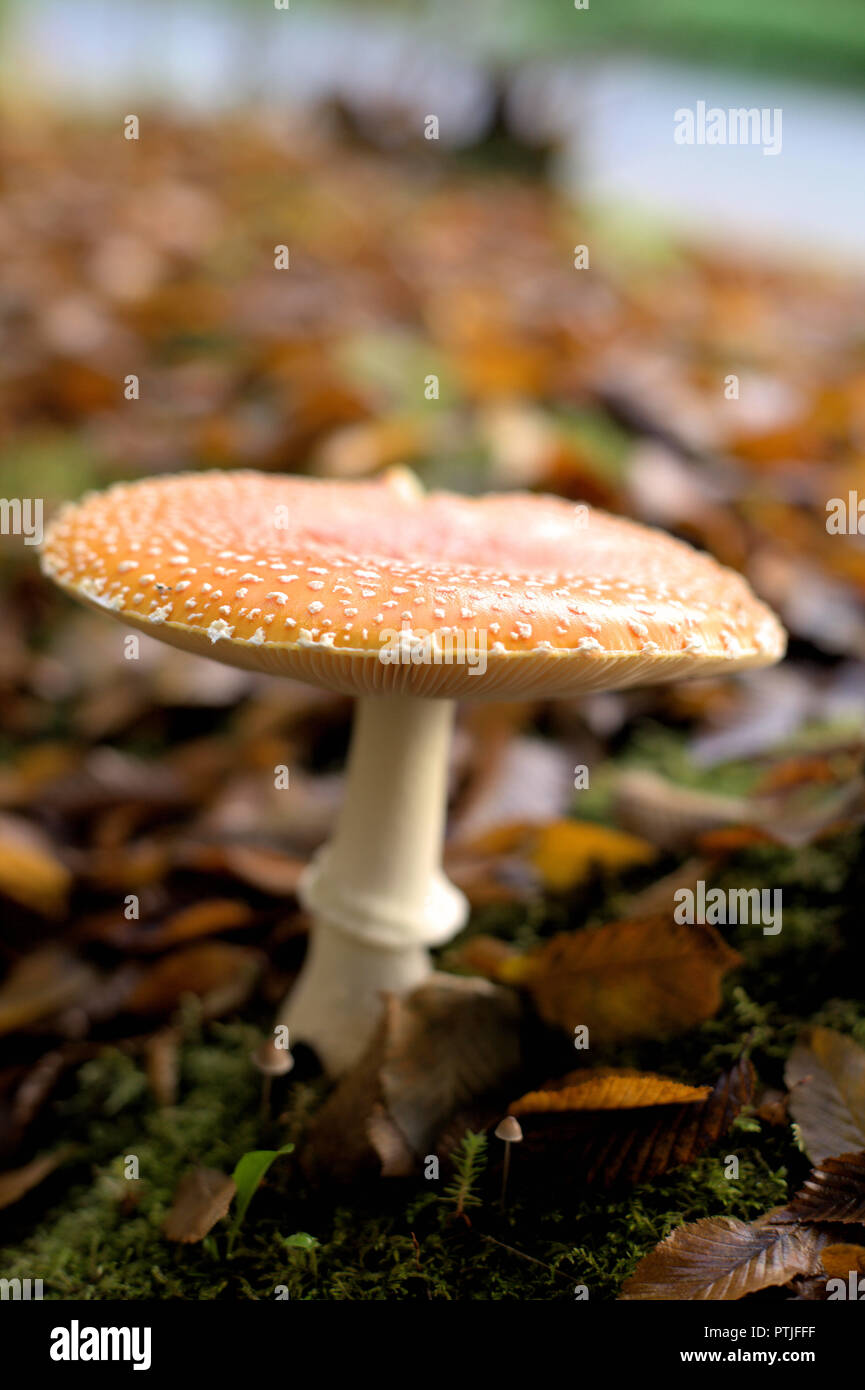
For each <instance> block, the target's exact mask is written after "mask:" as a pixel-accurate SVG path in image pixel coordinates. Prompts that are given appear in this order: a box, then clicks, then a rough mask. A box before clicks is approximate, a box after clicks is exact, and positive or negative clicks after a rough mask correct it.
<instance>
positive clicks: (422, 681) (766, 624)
mask: <svg viewBox="0 0 865 1390" xmlns="http://www.w3.org/2000/svg"><path fill="white" fill-rule="evenodd" d="M42 563H43V568H44V571H45V573H46V574H48V575H50V576H51V577H52V578H53V579H54V580H56V582H57V583H58V584H59V585H60V586H61V587H62V588H63V589H65V590H66V591H67V592H68V593H70V594H73V595H74V596H75V597H76V598H79V599H82V600H84V601H85V602H87V603H89V604H91V605H92V606H94V607H97V608H103V609H105V610H107V611H108V612H111V613H113V614H114V615H115V616H116V617H118V618H120V619H121V620H122V621H123V622H124V623H127V624H131V625H132V626H134V627H136V628H140V629H142V630H143V631H145V632H148V633H150V634H152V635H153V636H155V637H159V638H162V639H163V640H164V641H167V642H170V643H172V644H173V645H174V646H177V647H182V648H184V649H186V650H188V651H193V652H198V653H201V654H206V655H208V656H213V657H216V658H217V659H218V660H220V661H224V662H228V663H229V664H231V665H235V666H242V667H245V668H248V669H254V670H258V671H266V672H270V673H273V674H283V675H286V676H293V677H295V678H297V679H300V680H305V681H310V682H312V683H313V684H316V685H320V686H325V687H328V688H330V689H332V690H337V691H340V692H343V693H346V694H354V695H356V694H374V693H387V692H393V693H397V692H401V693H404V694H414V695H419V696H438V697H442V698H451V697H456V696H459V697H461V698H465V697H469V698H470V697H473V696H474V697H491V698H496V699H502V698H508V697H511V696H517V695H519V696H532V695H541V694H543V695H545V696H554V695H570V694H575V693H578V692H581V691H587V690H601V689H619V688H622V687H624V686H630V685H635V684H645V685H648V684H653V683H657V682H661V681H668V680H678V679H681V678H683V677H689V676H698V675H705V674H711V673H714V672H718V671H729V670H732V669H733V667H745V666H765V665H768V664H770V663H772V662H774V661H777V660H778V659H779V658H780V657H781V656H783V654H784V649H785V634H784V630H783V628H782V627H781V625H780V623H779V622H778V621H777V619H776V618H775V616H774V615H773V614H772V613H771V611H770V610H769V609H768V608H767V607H766V606H765V605H764V604H762V603H761V602H759V600H758V599H756V598H755V597H754V595H753V593H752V592H751V590H750V589H749V587H748V585H747V584H746V582H745V581H744V579H742V577H741V576H740V575H738V574H736V573H734V572H733V571H731V570H728V569H724V568H723V567H722V566H721V565H719V564H717V563H716V561H714V560H713V559H711V557H709V556H707V555H705V554H701V553H699V552H698V551H695V550H693V549H692V548H691V547H690V546H688V545H686V544H684V543H683V542H681V541H677V540H674V539H672V537H670V536H667V535H665V534H664V533H663V532H661V531H656V530H653V529H650V528H648V527H645V526H640V525H638V524H636V523H635V522H632V521H626V520H623V519H622V518H621V517H615V516H609V515H607V514H606V513H604V512H600V511H596V510H594V509H592V508H589V507H586V506H576V505H575V504H573V503H571V502H567V501H564V500H562V499H561V498H557V497H546V496H538V495H534V494H528V493H513V492H511V493H505V494H490V495H487V496H483V497H464V496H459V495H456V494H453V493H446V492H431V493H424V492H423V490H422V489H421V487H420V484H419V483H418V482H417V480H416V479H415V478H414V477H413V475H412V474H411V473H409V472H407V471H406V470H401V469H397V470H393V471H392V472H391V473H389V474H385V475H384V476H383V477H380V478H377V479H374V480H372V481H364V482H332V481H326V480H319V479H313V478H301V477H292V476H286V475H274V474H263V473H256V472H252V471H242V472H231V473H222V472H210V473H185V474H174V475H170V476H167V477H162V478H151V479H145V480H143V481H141V482H135V483H129V484H118V485H116V486H114V487H111V488H109V489H108V490H107V491H105V492H99V493H91V494H89V495H88V496H86V497H85V498H83V499H82V501H80V502H78V503H74V504H71V505H69V506H67V507H65V508H63V510H62V511H61V512H60V513H59V514H58V516H57V517H56V518H55V519H54V521H53V522H52V524H51V525H50V527H49V528H48V532H47V534H46V538H45V542H44V546H43V560H42Z"/></svg>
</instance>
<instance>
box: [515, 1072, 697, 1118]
mask: <svg viewBox="0 0 865 1390" xmlns="http://www.w3.org/2000/svg"><path fill="white" fill-rule="evenodd" d="M564 1081H565V1082H566V1084H565V1085H562V1086H560V1087H559V1088H557V1089H555V1090H543V1091H529V1093H528V1095H525V1096H521V1097H520V1099H519V1100H517V1101H514V1103H513V1105H512V1106H511V1107H510V1113H511V1114H512V1115H527V1114H538V1113H542V1112H543V1111H546V1110H632V1109H635V1108H637V1107H642V1106H651V1105H676V1104H686V1103H687V1102H688V1101H699V1100H706V1099H707V1097H708V1095H709V1092H710V1088H709V1087H708V1086H687V1085H685V1084H684V1082H681V1081H673V1080H672V1079H671V1078H670V1077H668V1076H658V1075H657V1074H656V1073H654V1072H640V1071H632V1070H631V1069H630V1068H628V1067H622V1068H615V1067H593V1068H592V1069H591V1070H587V1071H583V1072H580V1071H577V1072H571V1073H570V1074H569V1076H567V1077H565V1078H564Z"/></svg>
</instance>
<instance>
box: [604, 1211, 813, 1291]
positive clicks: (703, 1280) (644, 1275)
mask: <svg viewBox="0 0 865 1390" xmlns="http://www.w3.org/2000/svg"><path fill="white" fill-rule="evenodd" d="M825 1244H826V1237H825V1236H824V1235H821V1234H820V1233H819V1232H818V1231H816V1230H813V1229H809V1228H807V1227H806V1228H804V1229H802V1228H800V1227H797V1226H794V1227H790V1226H785V1225H781V1226H774V1225H772V1224H771V1222H770V1221H769V1220H768V1218H766V1217H764V1218H763V1219H762V1220H761V1221H756V1222H754V1223H753V1225H750V1226H749V1225H747V1224H746V1223H745V1222H744V1221H737V1220H736V1219H735V1218H734V1217H731V1216H719V1217H706V1218H704V1219H703V1220H702V1221H695V1222H693V1223H692V1224H691V1225H688V1226H679V1227H678V1228H677V1229H676V1230H675V1231H673V1232H672V1234H671V1235H669V1236H667V1239H666V1240H664V1241H662V1242H661V1244H660V1245H658V1246H656V1247H655V1249H654V1250H652V1251H651V1252H650V1254H648V1255H646V1256H645V1258H644V1259H642V1260H641V1261H640V1263H639V1264H638V1265H637V1268H636V1269H635V1270H634V1273H633V1274H632V1275H631V1277H630V1279H627V1280H626V1281H625V1284H624V1285H623V1288H622V1292H621V1294H620V1298H622V1299H625V1300H633V1299H655V1300H658V1299H694V1300H717V1301H725V1302H726V1301H728V1300H731V1299H736V1298H744V1297H745V1295H746V1294H749V1293H755V1292H756V1291H757V1290H758V1289H765V1288H768V1287H769V1286H770V1285H773V1284H787V1283H789V1281H790V1280H791V1279H792V1278H794V1277H795V1276H796V1275H799V1274H804V1275H809V1274H814V1273H815V1272H816V1270H818V1269H819V1263H820V1250H821V1248H822V1247H823V1246H824V1245H825Z"/></svg>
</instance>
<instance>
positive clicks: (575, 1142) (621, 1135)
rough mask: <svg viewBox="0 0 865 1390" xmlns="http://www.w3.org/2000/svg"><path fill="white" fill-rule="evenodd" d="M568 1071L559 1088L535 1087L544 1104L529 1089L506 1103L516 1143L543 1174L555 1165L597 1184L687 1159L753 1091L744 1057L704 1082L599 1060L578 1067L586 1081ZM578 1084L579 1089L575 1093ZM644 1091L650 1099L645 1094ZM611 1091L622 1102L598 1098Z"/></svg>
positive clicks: (647, 1174)
mask: <svg viewBox="0 0 865 1390" xmlns="http://www.w3.org/2000/svg"><path fill="white" fill-rule="evenodd" d="M575 1075H577V1076H578V1075H579V1073H576V1074H575V1073H570V1074H569V1076H567V1077H565V1078H563V1082H564V1083H565V1084H564V1085H563V1086H562V1089H561V1090H560V1091H556V1090H550V1088H549V1087H546V1088H545V1089H544V1092H542V1093H541V1095H542V1096H549V1098H550V1104H545V1103H544V1102H543V1101H541V1102H539V1101H538V1100H536V1099H535V1096H537V1094H538V1093H535V1095H534V1096H533V1095H531V1094H530V1095H529V1096H527V1097H526V1096H524V1097H522V1099H521V1100H520V1101H518V1102H517V1104H516V1106H511V1107H510V1109H511V1113H512V1114H518V1115H519V1116H520V1123H521V1125H522V1128H523V1139H524V1144H523V1146H522V1150H521V1151H524V1152H525V1153H526V1154H527V1155H535V1154H536V1155H538V1157H539V1159H540V1160H541V1161H542V1162H543V1163H544V1165H545V1172H546V1173H547V1174H548V1175H550V1174H551V1173H553V1172H562V1173H563V1175H564V1177H565V1178H566V1179H575V1180H577V1181H578V1182H581V1183H599V1184H600V1185H602V1186H605V1187H611V1186H612V1185H613V1184H615V1183H630V1184H634V1183H639V1182H647V1181H649V1180H650V1179H652V1178H656V1177H659V1176H660V1175H661V1174H662V1173H667V1172H669V1171H670V1170H671V1169H672V1168H678V1167H680V1166H681V1165H682V1164H685V1163H693V1161H694V1160H695V1159H696V1158H698V1157H699V1156H700V1154H702V1153H704V1152H705V1150H706V1149H708V1148H709V1147H710V1146H711V1145H712V1144H714V1143H716V1142H717V1141H718V1139H720V1138H721V1136H722V1135H723V1134H726V1132H727V1130H728V1129H729V1128H730V1125H731V1124H732V1122H733V1120H734V1119H735V1117H736V1116H737V1115H738V1114H739V1112H740V1110H741V1109H742V1108H743V1106H745V1105H748V1104H750V1103H751V1101H752V1099H753V1094H754V1071H753V1068H752V1066H751V1064H750V1062H749V1061H748V1060H747V1059H742V1060H741V1061H739V1062H737V1063H736V1065H735V1066H734V1067H733V1068H732V1069H731V1070H730V1071H728V1072H724V1073H722V1075H721V1076H719V1078H718V1080H717V1081H716V1083H715V1085H714V1086H713V1087H712V1089H711V1090H709V1088H708V1087H705V1086H693V1087H692V1086H684V1085H682V1084H681V1083H679V1082H675V1081H671V1080H669V1079H668V1078H666V1077H654V1076H643V1075H642V1074H641V1073H631V1072H627V1071H624V1070H623V1071H615V1070H613V1069H604V1068H593V1069H592V1070H590V1071H587V1072H585V1073H583V1075H585V1076H586V1078H587V1081H586V1084H585V1086H584V1087H582V1088H581V1087H579V1086H577V1087H575V1086H574V1085H573V1077H574V1076H575ZM641 1083H642V1084H641ZM660 1083H663V1084H660ZM557 1084H561V1083H557ZM581 1089H582V1090H583V1091H584V1092H585V1093H586V1094H584V1095H580V1094H579V1092H580V1090H581ZM593 1095H594V1096H596V1097H597V1099H598V1101H600V1102H601V1104H599V1105H597V1108H594V1109H593V1108H589V1105H586V1104H585V1102H586V1101H588V1102H589V1103H590V1104H591V1101H592V1097H593ZM651 1095H655V1096H657V1097H658V1099H657V1100H648V1098H649V1096H651ZM556 1096H564V1097H566V1098H568V1099H569V1098H570V1097H571V1096H575V1098H576V1100H577V1104H576V1105H575V1106H573V1107H570V1108H564V1107H563V1106H559V1105H557V1104H556V1103H555V1100H554V1097H556ZM663 1096H669V1097H670V1100H669V1101H664V1100H662V1099H661V1097H663ZM676 1096H678V1099H675V1097H676ZM641 1097H642V1100H641ZM613 1098H615V1099H621V1100H625V1099H627V1100H628V1101H629V1104H628V1105H627V1106H623V1107H622V1108H616V1109H613V1108H609V1107H608V1106H607V1105H606V1104H604V1102H606V1101H608V1100H610V1099H613ZM634 1099H635V1100H636V1103H634ZM646 1101H648V1103H645V1102H646ZM527 1102H528V1105H527ZM529 1106H530V1107H531V1108H528V1107H529Z"/></svg>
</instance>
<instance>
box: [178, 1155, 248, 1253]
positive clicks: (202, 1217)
mask: <svg viewBox="0 0 865 1390" xmlns="http://www.w3.org/2000/svg"><path fill="white" fill-rule="evenodd" d="M236 1191H237V1188H236V1187H235V1185H234V1179H233V1178H230V1177H228V1175H227V1174H226V1173H220V1172H219V1169H218V1168H193V1169H192V1171H191V1172H189V1173H187V1174H186V1175H185V1176H184V1177H182V1178H181V1180H180V1182H179V1183H178V1186H177V1191H176V1192H175V1194H174V1202H173V1203H172V1206H171V1210H170V1212H169V1213H168V1215H167V1216H166V1218H165V1221H164V1222H163V1225H162V1231H163V1234H164V1235H165V1237H166V1239H167V1240H177V1241H181V1242H182V1243H183V1244H184V1245H192V1244H194V1243H195V1242H196V1241H199V1240H204V1237H205V1236H206V1235H207V1233H208V1231H210V1230H212V1229H213V1227H214V1226H215V1225H216V1223H217V1221H221V1220H222V1218H223V1217H224V1216H225V1215H227V1213H228V1208H229V1207H230V1206H231V1201H232V1198H233V1197H234V1194H235V1192H236Z"/></svg>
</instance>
